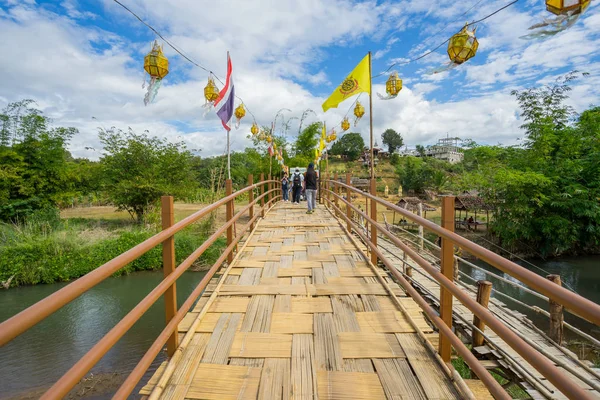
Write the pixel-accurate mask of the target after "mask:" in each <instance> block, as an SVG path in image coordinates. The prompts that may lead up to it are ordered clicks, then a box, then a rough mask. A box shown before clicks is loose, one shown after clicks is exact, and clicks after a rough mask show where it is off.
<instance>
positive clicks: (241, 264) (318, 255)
mask: <svg viewBox="0 0 600 400" xmlns="http://www.w3.org/2000/svg"><path fill="white" fill-rule="evenodd" d="M357 246H358V245H357V244H355V242H353V241H352V240H351V239H350V238H349V237H348V236H347V235H346V233H345V231H344V230H343V229H342V227H341V226H340V225H339V224H338V222H337V220H336V219H335V218H334V217H333V216H332V215H331V214H330V213H329V211H327V210H326V209H324V208H323V206H318V208H317V211H316V212H315V214H313V215H307V214H306V209H305V208H304V207H303V206H302V205H293V204H289V203H278V204H277V205H276V206H275V207H274V208H273V209H272V210H271V211H270V212H269V213H268V214H267V216H266V218H265V219H263V220H262V221H261V222H260V223H259V224H258V226H257V228H256V229H255V231H254V233H253V234H252V235H251V236H250V237H249V238H248V240H247V241H246V242H245V244H244V246H242V247H241V248H240V252H239V253H238V256H237V258H236V259H235V260H234V262H233V263H232V265H230V266H229V267H227V268H226V269H224V270H223V272H222V277H221V279H220V280H219V282H218V283H215V284H213V285H212V287H211V292H210V293H211V294H210V295H209V293H205V294H204V296H203V297H202V298H201V299H200V300H199V302H198V304H197V305H196V307H195V308H194V310H193V312H190V313H188V315H187V316H186V318H185V319H184V320H183V321H182V323H181V324H180V326H179V331H180V334H181V338H182V340H183V342H182V343H183V344H182V346H181V350H182V353H181V354H179V357H177V353H176V357H174V359H177V362H171V363H170V364H167V363H166V362H165V363H164V364H163V365H161V367H160V368H159V369H158V370H157V372H156V373H155V374H154V376H153V377H152V378H151V379H150V381H149V382H148V383H147V384H146V386H144V387H143V388H142V390H141V391H140V394H142V395H150V394H151V393H152V391H153V390H154V389H156V390H155V393H154V395H156V394H157V393H160V397H161V398H169V399H170V398H186V399H219V400H221V399H317V398H318V399H385V398H388V399H458V398H461V396H460V395H459V392H458V391H457V389H456V387H455V386H454V384H453V382H452V381H451V380H450V379H449V378H448V377H447V375H446V373H445V372H444V371H443V369H442V367H441V366H440V364H439V363H438V361H437V359H436V357H435V355H434V354H432V352H431V351H430V350H429V349H428V348H427V347H426V345H425V344H424V342H423V341H422V339H424V338H427V340H429V341H430V342H431V343H433V344H434V346H437V339H438V335H437V334H436V333H434V332H433V330H432V329H431V327H430V325H429V324H428V323H427V321H426V320H425V318H424V316H423V313H422V312H421V311H420V309H419V308H418V306H417V305H416V303H415V302H414V301H413V300H412V299H411V298H410V297H407V296H406V294H405V293H404V291H403V290H402V289H401V288H400V287H399V286H398V285H397V284H395V283H393V282H392V281H391V280H389V278H388V277H387V276H386V275H385V273H384V272H383V270H380V269H376V268H375V267H373V266H372V265H371V264H369V263H368V262H367V261H366V259H365V256H364V255H363V250H364V249H359V248H358V247H357ZM419 331H421V332H419ZM468 384H469V385H471V384H473V392H474V393H475V392H476V390H481V387H479V385H477V382H468ZM484 392H485V388H484ZM485 393H487V392H485ZM485 393H484V394H483V395H482V396H483V397H478V398H486V395H485ZM487 395H488V396H489V393H487Z"/></svg>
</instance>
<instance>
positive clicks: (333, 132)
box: [331, 129, 337, 142]
mask: <svg viewBox="0 0 600 400" xmlns="http://www.w3.org/2000/svg"><path fill="white" fill-rule="evenodd" d="M335 139H337V134H336V133H335V129H334V130H333V131H331V141H332V142H333V141H334V140H335Z"/></svg>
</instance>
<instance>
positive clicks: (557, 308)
mask: <svg viewBox="0 0 600 400" xmlns="http://www.w3.org/2000/svg"><path fill="white" fill-rule="evenodd" d="M546 279H548V280H549V281H552V282H554V283H556V284H557V285H558V286H562V282H561V280H560V275H548V276H547V277H546ZM548 303H549V306H550V310H549V311H550V331H549V334H548V336H550V337H551V338H552V340H554V341H555V342H556V343H558V344H559V346H562V341H563V320H564V319H563V308H564V307H563V306H562V304H560V303H557V302H555V301H554V300H552V299H549V300H548Z"/></svg>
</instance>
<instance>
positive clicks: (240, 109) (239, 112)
mask: <svg viewBox="0 0 600 400" xmlns="http://www.w3.org/2000/svg"><path fill="white" fill-rule="evenodd" d="M233 114H234V115H235V120H236V122H235V128H236V129H237V128H239V127H240V121H241V120H242V118H244V116H245V115H246V109H245V108H244V103H242V104H240V105H239V106H237V108H236V109H235V111H234V113H233Z"/></svg>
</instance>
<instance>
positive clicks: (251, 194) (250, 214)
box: [248, 174, 254, 231]
mask: <svg viewBox="0 0 600 400" xmlns="http://www.w3.org/2000/svg"><path fill="white" fill-rule="evenodd" d="M252 185H254V175H252V174H250V175H248V186H252ZM253 202H254V189H251V190H250V191H249V192H248V204H252V203H253ZM248 218H250V221H252V218H254V206H250V210H248ZM253 230H254V223H252V224H251V225H250V231H253Z"/></svg>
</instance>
